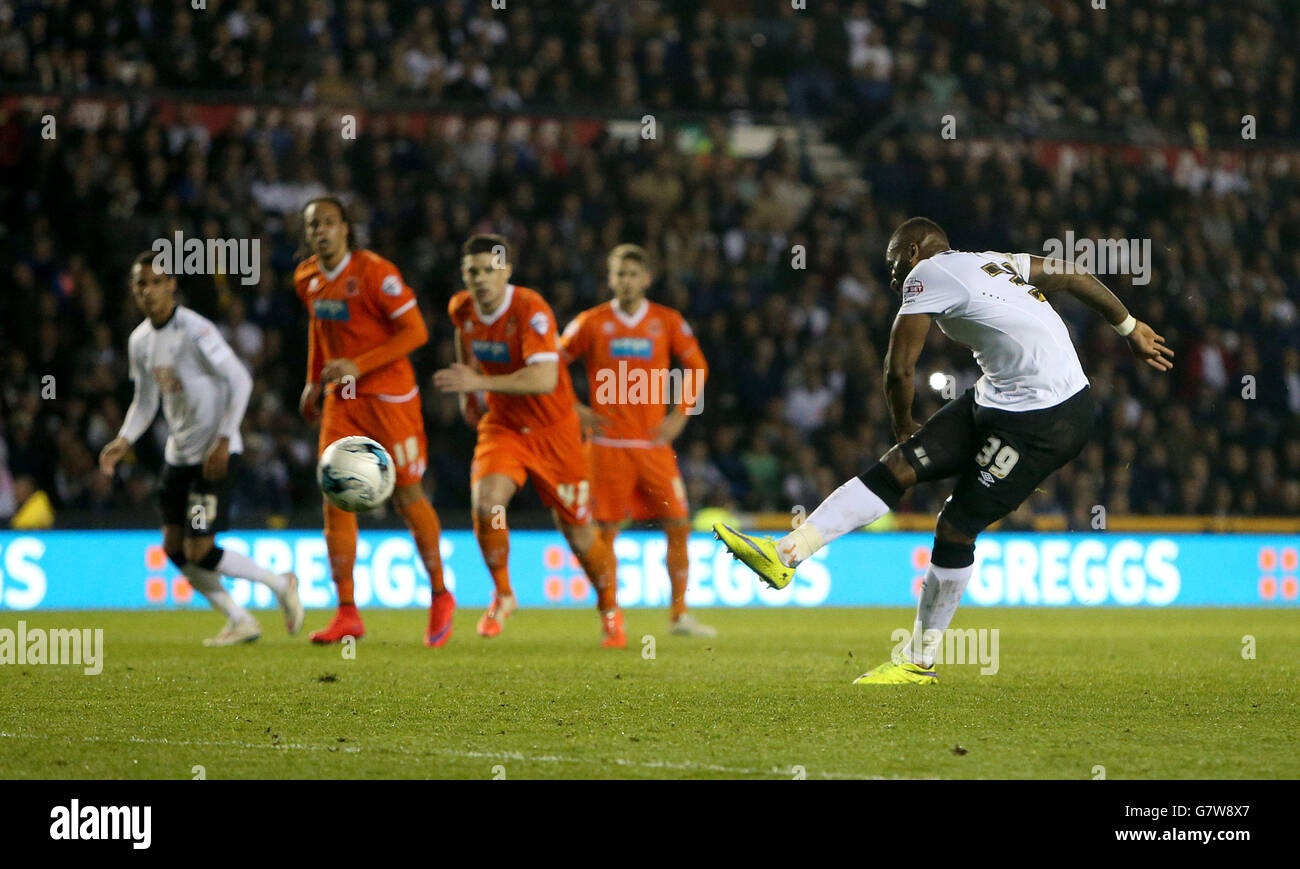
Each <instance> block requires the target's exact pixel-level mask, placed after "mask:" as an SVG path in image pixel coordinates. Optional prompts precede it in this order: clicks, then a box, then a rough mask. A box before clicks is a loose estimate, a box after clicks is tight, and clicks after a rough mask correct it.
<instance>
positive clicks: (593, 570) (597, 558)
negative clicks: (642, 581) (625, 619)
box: [574, 530, 618, 612]
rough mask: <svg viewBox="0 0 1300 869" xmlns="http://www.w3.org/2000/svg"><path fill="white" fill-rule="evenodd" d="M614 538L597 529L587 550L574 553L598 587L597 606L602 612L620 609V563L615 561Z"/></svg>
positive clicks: (594, 585)
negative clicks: (618, 568)
mask: <svg viewBox="0 0 1300 869" xmlns="http://www.w3.org/2000/svg"><path fill="white" fill-rule="evenodd" d="M612 539H613V538H612V537H610V538H606V536H605V535H604V534H602V533H600V531H599V530H597V532H596V534H595V537H594V538H593V540H592V543H591V546H590V547H589V548H588V549H587V551H586V552H583V553H574V554H575V555H577V556H578V563H579V564H581V565H582V569H583V571H584V572H585V573H586V574H587V579H589V580H591V584H592V586H593V587H594V588H595V589H596V608H597V609H599V610H600V611H602V612H605V611H608V610H612V609H618V574H617V572H616V571H617V566H618V565H617V564H616V563H615V561H614V548H613V545H612V543H611V541H612Z"/></svg>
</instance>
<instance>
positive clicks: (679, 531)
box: [664, 523, 691, 619]
mask: <svg viewBox="0 0 1300 869" xmlns="http://www.w3.org/2000/svg"><path fill="white" fill-rule="evenodd" d="M664 533H665V534H667V535H668V558H667V559H666V560H667V562H668V580H669V581H670V582H671V583H672V584H673V603H672V607H671V609H670V610H669V614H670V615H671V617H672V618H673V619H676V618H677V617H678V616H680V615H682V614H683V613H685V612H686V582H687V580H688V579H689V578H690V575H691V559H690V556H689V555H688V554H687V548H686V545H687V541H688V539H689V538H690V534H691V526H689V525H686V524H681V523H674V524H670V525H666V526H665V527H664Z"/></svg>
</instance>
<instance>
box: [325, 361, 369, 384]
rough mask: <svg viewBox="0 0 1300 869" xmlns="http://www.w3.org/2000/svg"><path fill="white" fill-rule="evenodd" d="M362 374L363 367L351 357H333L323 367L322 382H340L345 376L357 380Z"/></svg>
mask: <svg viewBox="0 0 1300 869" xmlns="http://www.w3.org/2000/svg"><path fill="white" fill-rule="evenodd" d="M360 376H361V367H360V366H359V365H357V363H356V362H353V361H352V360H351V359H331V360H329V361H328V362H326V363H325V364H324V366H322V367H321V370H320V379H321V382H322V383H339V382H341V381H342V380H343V379H344V378H345V377H351V378H352V379H353V380H356V379H357V378H359V377H360Z"/></svg>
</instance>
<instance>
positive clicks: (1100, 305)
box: [1029, 256, 1174, 371]
mask: <svg viewBox="0 0 1300 869" xmlns="http://www.w3.org/2000/svg"><path fill="white" fill-rule="evenodd" d="M1029 283H1031V284H1033V285H1034V286H1035V287H1037V288H1038V289H1039V290H1040V291H1041V292H1042V293H1043V294H1044V295H1052V294H1053V293H1060V292H1064V293H1068V294H1070V295H1071V296H1074V297H1075V298H1076V299H1078V300H1079V301H1080V302H1083V303H1084V304H1085V305H1087V306H1088V307H1089V308H1092V309H1093V310H1094V311H1096V312H1097V313H1098V314H1100V315H1101V316H1102V317H1104V318H1105V319H1106V322H1107V323H1110V325H1111V326H1112V327H1114V329H1115V331H1116V332H1118V333H1119V334H1120V335H1123V336H1124V337H1126V338H1128V343H1129V349H1131V350H1132V351H1133V355H1134V356H1136V357H1137V358H1139V359H1141V360H1142V361H1144V362H1146V363H1147V364H1148V365H1150V366H1151V367H1152V368H1154V369H1156V370H1157V371H1168V370H1169V369H1171V368H1173V367H1174V363H1173V358H1174V351H1173V350H1171V349H1169V348H1168V347H1166V346H1165V339H1164V337H1163V336H1161V335H1157V334H1156V332H1155V330H1154V329H1152V328H1151V327H1150V326H1148V325H1147V324H1146V323H1143V322H1142V321H1141V320H1139V319H1137V318H1136V317H1134V316H1133V315H1132V314H1130V313H1129V311H1128V308H1127V307H1125V305H1124V303H1123V302H1121V301H1120V300H1119V297H1118V296H1116V295H1115V294H1114V293H1112V292H1111V291H1110V290H1109V289H1108V288H1107V287H1106V285H1105V284H1103V283H1102V282H1101V281H1099V280H1097V278H1096V276H1094V275H1092V274H1090V273H1088V272H1087V271H1084V270H1081V269H1080V268H1079V267H1078V266H1076V265H1074V264H1073V263H1067V262H1065V261H1064V260H1056V259H1051V260H1049V259H1044V258H1043V257H1040V256H1031V257H1030V258H1029Z"/></svg>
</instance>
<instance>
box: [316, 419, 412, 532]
mask: <svg viewBox="0 0 1300 869" xmlns="http://www.w3.org/2000/svg"><path fill="white" fill-rule="evenodd" d="M316 482H317V483H319V484H320V490H321V491H322V492H323V493H325V497H326V498H328V499H329V501H330V503H331V504H333V505H334V506H335V507H338V508H339V509H341V510H347V511H348V512H349V513H361V512H363V511H365V510H372V509H374V508H375V507H378V506H379V505H380V504H382V503H384V501H386V500H388V496H389V495H391V494H393V486H394V485H395V484H396V483H397V470H396V469H395V468H394V467H393V457H392V456H390V455H389V454H388V450H386V449H384V448H383V447H382V446H380V445H379V443H378V441H373V440H371V439H370V438H367V437H361V436H360V435H352V436H350V437H345V438H339V439H338V440H336V441H335V442H334V443H332V444H330V445H329V446H327V447H326V448H325V452H323V453H321V455H320V462H319V463H318V464H317V465H316Z"/></svg>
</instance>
